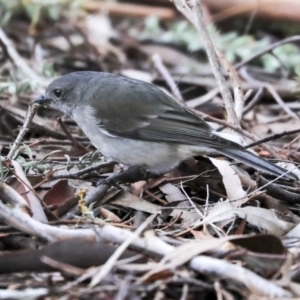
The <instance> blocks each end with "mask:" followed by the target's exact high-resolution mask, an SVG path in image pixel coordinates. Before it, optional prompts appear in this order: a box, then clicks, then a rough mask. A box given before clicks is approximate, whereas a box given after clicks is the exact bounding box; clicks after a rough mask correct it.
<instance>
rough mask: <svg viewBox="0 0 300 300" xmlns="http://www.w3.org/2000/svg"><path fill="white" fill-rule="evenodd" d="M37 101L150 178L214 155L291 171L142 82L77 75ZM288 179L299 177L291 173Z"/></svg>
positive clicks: (102, 149)
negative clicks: (223, 134) (185, 162)
mask: <svg viewBox="0 0 300 300" xmlns="http://www.w3.org/2000/svg"><path fill="white" fill-rule="evenodd" d="M35 103H38V104H41V105H47V106H49V107H52V108H55V109H58V110H60V111H62V112H64V113H65V114H66V115H68V116H70V117H71V118H73V119H74V121H75V122H76V123H77V124H78V125H79V127H80V128H81V129H82V130H83V132H84V133H85V134H86V136H87V137H88V138H89V139H90V141H91V142H92V143H93V145H94V146H95V147H96V148H97V149H98V150H99V151H100V152H102V153H103V154H104V155H107V156H109V157H111V158H112V159H114V160H116V161H118V162H120V163H123V164H124V165H127V166H131V167H137V168H139V169H140V170H144V171H145V172H149V174H158V175H159V174H163V173H166V172H168V171H170V170H172V169H174V168H175V167H176V166H177V165H178V164H179V163H180V162H182V161H183V160H185V159H186V158H189V157H192V156H197V155H201V154H210V153H212V152H215V153H219V154H221V155H224V156H227V157H229V158H231V159H234V160H237V161H239V162H242V163H245V164H247V165H249V166H251V167H253V168H255V169H257V170H259V171H263V172H266V173H268V174H270V175H274V176H280V175H282V174H283V173H285V172H286V170H284V169H283V168H280V167H279V166H276V165H274V164H273V163H271V162H268V161H267V160H265V159H263V158H260V157H258V156H256V155H255V154H253V153H251V152H249V151H247V150H245V149H244V148H243V147H242V146H241V145H239V144H237V143H235V142H232V141H230V140H227V139H226V138H223V137H221V136H220V135H219V133H216V132H215V131H214V130H213V129H212V128H211V126H210V125H209V124H207V123H206V122H205V121H204V120H203V119H201V117H199V116H198V115H197V114H195V113H194V112H193V111H191V110H189V109H188V108H186V107H184V106H183V105H180V104H179V103H177V102H176V101H175V100H174V99H173V98H172V97H170V96H168V95H167V94H166V93H164V92H163V91H162V90H160V89H159V88H158V87H156V86H155V85H153V84H150V83H146V82H143V81H139V80H135V79H131V78H127V77H123V76H118V75H115V74H110V73H105V72H90V71H82V72H74V73H70V74H67V75H64V76H61V77H59V78H58V79H56V80H54V81H53V82H51V83H50V84H49V86H48V87H47V89H46V92H45V94H44V95H42V96H40V97H38V99H36V100H35ZM284 178H285V179H288V180H295V179H296V177H295V175H294V174H289V173H288V174H286V175H284Z"/></svg>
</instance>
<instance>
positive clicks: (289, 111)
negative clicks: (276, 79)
mask: <svg viewBox="0 0 300 300" xmlns="http://www.w3.org/2000/svg"><path fill="white" fill-rule="evenodd" d="M264 86H265V87H266V88H267V89H268V91H269V92H270V94H271V95H272V96H273V98H274V99H275V100H276V102H277V103H278V104H279V105H280V106H281V108H282V109H283V110H284V111H285V112H286V113H287V114H288V115H289V116H291V117H292V118H294V119H295V120H297V121H299V117H298V115H297V114H296V113H294V112H293V111H292V110H291V109H290V108H289V107H288V106H287V105H286V104H285V103H284V101H283V100H282V99H281V97H280V96H279V95H278V93H277V92H276V90H275V89H274V87H273V86H272V85H271V84H265V85H264Z"/></svg>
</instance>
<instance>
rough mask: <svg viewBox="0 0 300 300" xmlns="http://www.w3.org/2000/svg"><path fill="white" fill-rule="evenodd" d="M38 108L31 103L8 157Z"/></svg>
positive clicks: (12, 154)
mask: <svg viewBox="0 0 300 300" xmlns="http://www.w3.org/2000/svg"><path fill="white" fill-rule="evenodd" d="M0 31H1V28H0ZM36 110H37V106H36V105H29V107H28V111H27V114H26V117H25V121H24V124H23V126H22V128H21V130H20V132H19V134H18V136H17V138H16V140H15V142H14V144H13V145H12V147H11V148H10V151H9V153H8V155H7V157H6V158H7V159H12V158H13V156H14V154H15V152H16V150H17V148H18V147H19V145H20V143H21V141H22V139H23V137H24V135H25V134H26V132H27V130H28V128H29V126H30V124H31V123H32V119H33V117H34V115H35V112H36Z"/></svg>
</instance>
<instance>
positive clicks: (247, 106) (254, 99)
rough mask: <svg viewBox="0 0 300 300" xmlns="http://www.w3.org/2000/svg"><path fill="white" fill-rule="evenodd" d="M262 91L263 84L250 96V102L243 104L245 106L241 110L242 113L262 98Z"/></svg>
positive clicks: (246, 111) (263, 88) (263, 89)
mask: <svg viewBox="0 0 300 300" xmlns="http://www.w3.org/2000/svg"><path fill="white" fill-rule="evenodd" d="M264 91H265V87H264V86H262V87H260V88H259V90H258V91H257V92H256V94H255V95H254V97H253V98H252V100H250V102H249V103H248V104H247V105H246V106H245V108H244V110H243V115H245V114H246V113H248V112H249V111H250V110H251V109H252V108H253V107H254V106H255V105H256V104H257V103H258V102H259V101H260V99H261V98H262V96H263V94H264Z"/></svg>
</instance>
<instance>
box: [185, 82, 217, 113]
mask: <svg viewBox="0 0 300 300" xmlns="http://www.w3.org/2000/svg"><path fill="white" fill-rule="evenodd" d="M218 93H219V88H218V87H216V88H214V89H211V90H210V91H208V92H207V93H206V94H204V95H202V96H200V97H197V98H194V99H191V100H188V101H186V102H185V104H186V106H187V107H189V108H195V107H197V106H200V105H202V104H204V103H206V102H208V101H210V100H212V99H213V98H214V97H216V96H217V95H218Z"/></svg>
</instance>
